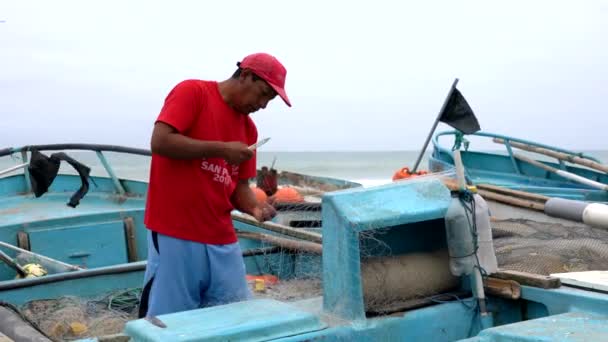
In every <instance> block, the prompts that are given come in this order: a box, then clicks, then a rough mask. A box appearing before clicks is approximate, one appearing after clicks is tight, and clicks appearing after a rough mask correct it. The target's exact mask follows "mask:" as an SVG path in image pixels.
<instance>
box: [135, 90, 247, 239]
mask: <svg viewBox="0 0 608 342" xmlns="http://www.w3.org/2000/svg"><path fill="white" fill-rule="evenodd" d="M157 120H158V121H162V122H164V123H167V124H169V125H171V126H173V127H174V128H175V129H177V130H178V131H179V133H181V134H183V135H185V136H188V137H190V138H194V139H198V140H207V141H210V140H213V141H225V142H227V141H241V142H243V143H245V144H247V145H251V144H253V143H255V142H256V141H257V138H258V133H257V129H256V127H255V124H254V123H253V120H251V118H250V117H249V116H248V115H244V114H241V113H238V112H236V111H234V110H233V109H232V108H231V107H230V106H228V104H227V103H226V102H224V99H223V98H222V96H221V95H220V92H219V90H218V86H217V82H213V81H201V80H186V81H183V82H181V83H179V84H178V85H177V86H175V88H173V89H172V90H171V92H170V93H169V95H168V96H167V98H166V99H165V104H164V106H163V108H162V110H161V112H160V115H159V116H158V119H157ZM255 166H256V158H255V155H254V157H253V158H251V159H249V160H248V161H246V162H244V163H242V164H241V165H228V163H227V162H226V161H225V160H224V159H222V158H204V159H190V160H181V159H171V158H167V157H164V156H161V155H158V154H152V165H151V168H150V183H149V185H148V198H147V201H146V212H145V217H144V223H145V225H146V227H148V228H149V229H151V230H153V231H156V232H158V233H161V234H164V235H169V236H173V237H176V238H180V239H185V240H191V241H197V242H202V243H207V244H229V243H234V242H236V241H237V237H236V233H235V231H234V227H233V225H232V218H231V216H230V212H231V211H232V210H233V209H234V207H233V205H232V203H231V201H230V197H231V196H232V193H233V192H234V189H235V188H236V184H237V182H238V180H239V179H249V178H252V177H255V174H256V168H255Z"/></svg>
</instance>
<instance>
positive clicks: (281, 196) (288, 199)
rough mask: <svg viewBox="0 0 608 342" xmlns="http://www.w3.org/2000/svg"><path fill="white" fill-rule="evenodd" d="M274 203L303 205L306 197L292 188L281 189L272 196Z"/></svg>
mask: <svg viewBox="0 0 608 342" xmlns="http://www.w3.org/2000/svg"><path fill="white" fill-rule="evenodd" d="M272 199H273V202H278V203H302V202H304V197H302V195H301V194H300V193H299V192H298V190H296V189H294V188H290V187H285V188H280V189H278V190H277V192H276V193H275V194H274V195H273V196H272Z"/></svg>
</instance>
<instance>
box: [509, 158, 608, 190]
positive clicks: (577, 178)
mask: <svg viewBox="0 0 608 342" xmlns="http://www.w3.org/2000/svg"><path fill="white" fill-rule="evenodd" d="M513 157H515V158H517V159H519V160H523V161H525V162H527V163H530V164H532V165H534V166H537V167H540V168H541V169H543V170H547V171H549V172H553V173H555V174H557V175H560V176H562V177H564V178H567V179H570V180H573V181H575V182H578V183H581V184H585V185H589V186H590V187H593V188H596V189H600V190H604V191H608V185H606V184H603V183H599V182H596V181H593V180H591V179H588V178H585V177H581V176H579V175H575V174H574V173H571V172H568V171H563V170H558V169H556V168H554V167H551V166H549V165H545V164H543V163H541V162H538V161H536V160H534V159H531V158H528V157H524V156H522V155H519V154H515V153H514V154H513Z"/></svg>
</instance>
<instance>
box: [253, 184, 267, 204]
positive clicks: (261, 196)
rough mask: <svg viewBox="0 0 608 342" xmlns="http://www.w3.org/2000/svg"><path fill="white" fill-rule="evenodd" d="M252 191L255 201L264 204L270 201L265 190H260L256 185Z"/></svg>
mask: <svg viewBox="0 0 608 342" xmlns="http://www.w3.org/2000/svg"><path fill="white" fill-rule="evenodd" d="M251 190H252V191H253V194H254V195H255V199H256V200H257V201H258V202H260V203H262V202H266V201H267V200H268V195H266V193H265V192H264V190H262V189H260V188H258V187H257V186H255V185H252V186H251Z"/></svg>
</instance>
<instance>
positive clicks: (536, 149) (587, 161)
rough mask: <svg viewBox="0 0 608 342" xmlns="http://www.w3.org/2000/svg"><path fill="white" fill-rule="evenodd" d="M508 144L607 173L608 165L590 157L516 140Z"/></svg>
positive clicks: (497, 139) (495, 140) (501, 141)
mask: <svg viewBox="0 0 608 342" xmlns="http://www.w3.org/2000/svg"><path fill="white" fill-rule="evenodd" d="M493 141H494V142H495V143H497V144H504V143H505V141H504V140H503V139H499V138H494V140H493ZM509 144H510V145H511V146H513V147H516V148H519V149H520V150H524V151H529V152H536V153H539V154H544V155H546V156H549V157H553V158H557V159H559V160H564V161H567V162H571V163H575V164H579V165H583V166H586V167H589V168H592V169H594V170H598V171H602V172H605V173H608V165H603V164H600V163H598V162H595V161H593V160H591V159H587V158H582V157H579V156H575V155H572V154H567V153H562V152H557V151H552V150H549V149H546V148H542V147H537V146H532V145H529V144H523V143H520V142H516V141H509Z"/></svg>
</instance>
